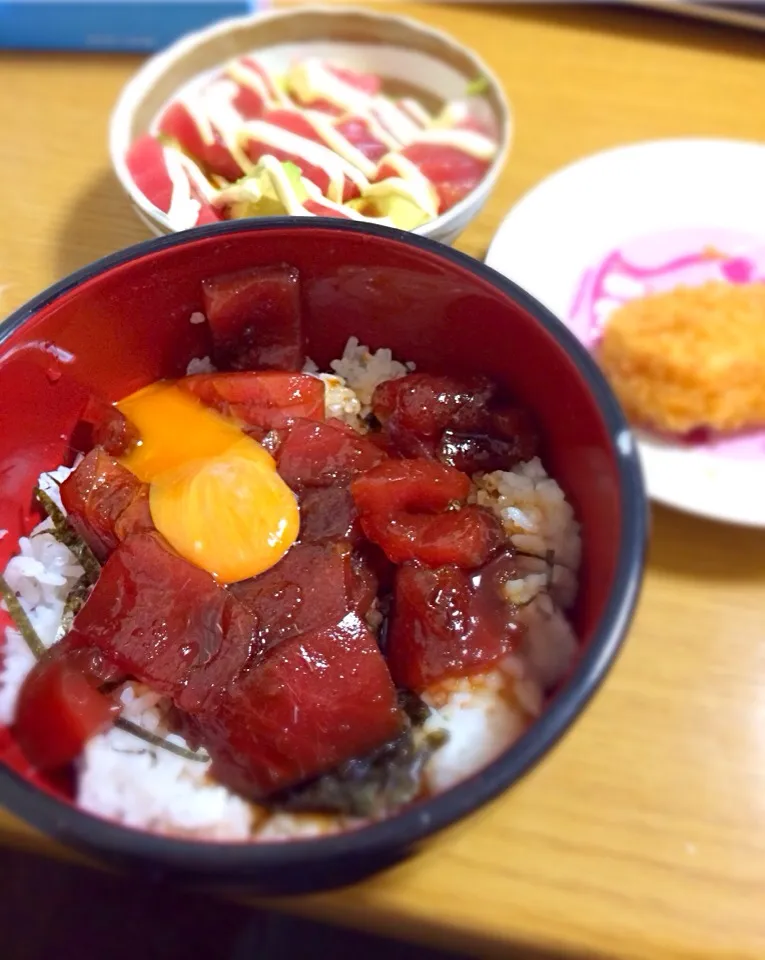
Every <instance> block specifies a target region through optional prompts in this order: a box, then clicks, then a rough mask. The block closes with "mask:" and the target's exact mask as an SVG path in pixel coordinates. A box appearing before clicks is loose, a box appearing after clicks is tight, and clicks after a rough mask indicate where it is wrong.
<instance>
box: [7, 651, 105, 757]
mask: <svg viewBox="0 0 765 960" xmlns="http://www.w3.org/2000/svg"><path fill="white" fill-rule="evenodd" d="M118 674H119V671H116V672H115V671H114V669H113V668H112V667H110V666H109V665H108V664H107V663H106V662H105V661H104V659H103V657H102V655H101V654H100V652H99V651H97V650H89V649H81V650H76V649H72V648H71V647H70V645H69V644H67V643H66V641H64V642H62V643H58V644H56V645H55V646H54V647H53V648H52V649H51V650H49V651H48V653H47V654H46V655H45V656H44V657H43V658H42V659H41V660H40V661H38V663H36V664H35V665H34V667H32V670H31V671H30V673H29V674H28V675H27V677H26V679H25V680H24V683H23V685H22V687H21V690H20V692H19V699H18V704H17V707H16V722H15V725H14V731H13V732H14V736H15V738H16V741H17V743H18V744H19V746H20V748H21V750H22V752H23V754H24V756H25V757H26V759H27V760H28V761H29V762H30V763H31V764H32V766H34V767H36V768H37V769H38V770H54V769H56V768H58V767H62V766H65V765H66V764H68V763H70V762H71V761H72V760H74V759H75V758H76V757H78V756H79V754H80V753H81V752H82V750H83V747H84V746H85V744H86V743H87V741H88V740H90V738H91V737H94V736H95V735H96V734H97V733H103V731H104V730H108V729H109V727H110V726H111V725H112V723H114V721H115V719H116V718H117V716H118V715H119V706H118V705H117V704H115V702H114V701H113V700H112V699H111V698H110V697H109V696H106V695H104V694H103V693H100V692H99V690H98V687H99V686H100V685H101V684H102V683H105V682H107V681H110V680H114V679H115V678H116V677H117V676H118Z"/></svg>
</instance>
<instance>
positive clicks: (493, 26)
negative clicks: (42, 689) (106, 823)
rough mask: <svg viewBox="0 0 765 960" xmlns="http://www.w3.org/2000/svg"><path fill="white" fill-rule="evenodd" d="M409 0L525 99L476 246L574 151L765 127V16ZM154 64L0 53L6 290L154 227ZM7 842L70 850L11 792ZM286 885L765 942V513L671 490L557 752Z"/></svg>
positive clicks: (559, 924) (534, 921)
mask: <svg viewBox="0 0 765 960" xmlns="http://www.w3.org/2000/svg"><path fill="white" fill-rule="evenodd" d="M390 9H398V8H397V7H393V6H391V7H390ZM402 9H403V10H404V11H405V12H407V13H411V14H413V15H415V16H418V17H420V18H422V19H423V20H426V21H428V22H430V23H433V24H437V25H439V26H442V27H444V28H445V29H447V30H449V31H451V32H452V33H454V34H455V35H456V36H458V37H459V38H460V39H461V40H462V41H463V42H465V43H467V44H470V45H471V46H474V47H475V48H477V49H478V50H479V51H480V52H481V53H482V54H483V55H484V56H485V58H486V59H487V60H488V62H489V63H490V64H491V66H492V67H493V68H494V69H495V70H496V71H497V73H498V74H499V75H500V76H501V77H502V79H503V81H504V82H505V85H506V87H507V90H508V92H509V94H510V97H511V98H512V100H513V101H514V104H515V109H516V113H517V126H518V132H517V142H516V146H515V150H514V153H513V156H512V158H511V161H510V163H509V165H508V167H507V170H506V172H505V174H504V176H503V177H502V180H501V182H500V184H499V186H498V187H497V189H496V191H495V193H494V196H493V197H492V199H491V201H490V203H489V205H488V207H487V208H486V209H485V210H484V212H483V213H482V214H481V216H480V217H479V218H478V219H477V220H476V222H475V223H474V224H473V225H472V226H471V227H470V229H469V230H468V231H467V232H466V233H465V234H464V236H463V237H462V238H461V239H460V241H459V244H458V245H459V246H460V247H462V248H463V249H464V250H467V251H468V252H470V253H472V254H476V255H481V254H482V253H483V252H484V251H485V250H486V247H487V245H488V243H489V240H490V238H491V236H492V234H493V232H494V230H495V229H496V227H497V225H498V223H499V220H500V218H501V217H502V215H503V214H504V212H505V211H506V210H507V208H508V207H509V206H510V205H511V204H512V203H513V202H514V201H515V200H516V199H517V198H518V197H519V196H520V195H521V194H522V193H523V192H524V191H525V190H527V189H528V188H529V187H531V185H532V184H533V183H535V182H536V181H538V180H539V179H540V178H541V177H543V176H545V175H546V174H548V173H550V172H551V171H553V170H554V169H555V168H557V167H559V166H560V165H562V164H564V163H567V162H569V161H571V160H573V159H574V158H576V157H579V156H582V155H584V154H587V153H590V152H592V151H595V150H600V149H603V148H604V147H609V146H611V145H614V144H618V143H622V142H625V141H630V140H641V139H644V138H652V137H665V136H675V135H715V136H727V137H739V138H748V139H760V140H765V109H763V99H764V98H765V37H763V36H755V35H751V36H749V35H746V34H743V33H737V32H734V31H732V30H731V31H727V30H725V29H720V28H714V27H708V26H705V25H697V24H693V23H691V22H685V21H681V20H677V21H676V20H672V19H670V18H666V19H665V18H662V17H660V16H658V15H653V14H643V13H641V12H639V11H634V10H614V9H608V8H587V9H571V8H565V9H561V8H551V7H547V6H546V5H542V6H539V7H536V8H533V9H531V8H528V9H524V8H518V7H511V8H501V7H496V6H495V7H486V8H484V7H479V6H473V7H465V8H463V7H456V6H447V7H439V6H424V7H419V8H414V7H411V8H410V7H406V8H402ZM137 64H138V60H137V59H136V58H130V57H108V58H107V57H100V56H93V55H90V56H32V55H29V54H20V55H18V56H9V55H7V54H4V55H3V56H2V59H0V90H2V91H3V94H2V97H1V98H0V119H2V148H0V183H2V188H1V189H2V197H3V213H4V217H3V229H2V231H0V285H2V287H3V292H2V295H0V309H2V310H3V311H6V310H10V309H11V308H13V307H15V306H16V305H18V304H20V303H21V302H22V301H24V300H25V299H26V298H28V297H29V296H31V295H32V294H34V293H36V292H37V291H38V290H39V289H41V288H42V287H44V286H45V285H46V284H48V283H50V282H51V281H53V280H55V279H56V278H57V277H60V276H61V275H63V274H65V273H68V272H69V271H70V270H73V269H74V268H75V267H78V266H80V265H81V264H84V263H86V262H87V261H89V260H92V259H94V258H96V257H98V256H100V255H102V254H104V253H107V252H109V251H111V250H114V249H115V248H117V247H120V246H123V245H125V244H128V243H132V242H134V241H137V240H140V239H142V238H144V237H145V236H146V232H145V229H144V227H143V226H142V225H141V224H140V223H139V222H138V221H137V220H136V219H135V218H134V217H133V215H132V214H131V211H130V209H129V207H128V203H127V201H126V199H125V198H124V197H123V196H122V194H121V193H120V190H119V188H118V187H117V184H116V182H115V180H114V178H113V177H112V174H111V172H110V170H109V165H108V161H107V153H106V145H105V139H106V122H107V117H108V114H109V110H110V107H111V105H112V103H113V102H114V100H115V98H116V96H117V94H118V91H119V90H120V87H121V86H122V84H123V83H124V82H125V81H126V79H127V78H128V77H129V76H130V74H131V72H132V71H133V70H134V69H135V68H136V66H137ZM763 175H764V176H765V171H764V172H763ZM0 842H5V843H8V844H14V845H25V846H28V847H30V848H31V849H34V850H37V851H40V852H45V853H51V854H54V853H57V854H61V853H62V852H63V851H61V850H60V849H56V848H53V846H52V844H51V843H50V842H49V841H48V840H47V839H45V838H44V837H42V836H40V835H38V834H37V833H35V832H34V831H32V830H31V829H29V828H28V827H25V826H24V825H23V824H21V823H20V822H19V821H17V820H15V819H13V818H11V817H10V816H9V815H2V817H1V818H0ZM288 906H289V907H290V908H292V907H293V906H294V908H295V909H298V910H303V911H307V912H310V913H313V914H315V915H320V916H323V917H325V918H331V919H336V920H338V921H340V922H347V923H352V924H359V925H363V926H366V927H370V928H376V929H379V930H382V931H386V932H393V931H396V932H398V933H400V934H401V935H402V936H408V937H412V938H421V939H423V940H429V941H432V942H439V943H442V944H444V945H450V946H454V947H463V948H464V949H466V950H468V951H469V952H470V953H472V954H475V955H479V956H494V955H496V956H502V957H507V956H509V955H510V954H511V953H513V952H514V951H513V950H512V947H516V948H517V949H518V951H519V955H521V956H523V957H524V958H528V957H542V956H548V957H549V956H550V955H564V956H567V957H572V956H573V957H593V956H601V957H608V958H651V960H657V958H662V960H663V958H668V957H689V958H690V957H693V958H699V957H711V956H716V957H725V958H733V957H742V958H743V957H747V958H749V957H751V958H760V960H761V958H762V957H764V956H765V532H760V531H755V530H746V529H736V528H733V527H725V526H717V525H715V524H713V523H708V522H704V521H702V520H697V519H695V518H692V517H688V516H683V515H682V514H679V513H673V512H671V511H669V510H665V509H661V508H657V509H656V510H655V511H654V533H653V544H652V548H651V556H650V563H649V567H648V573H647V577H646V584H645V590H644V594H643V598H642V602H641V605H640V610H639V613H638V616H637V619H636V620H635V624H634V628H633V629H632V631H631V633H630V637H629V641H628V643H627V645H626V648H625V650H624V653H623V655H622V657H621V659H620V660H619V662H618V664H617V666H616V668H615V669H614V671H613V673H612V674H611V676H610V677H609V680H608V682H607V684H606V686H605V688H604V689H603V691H602V692H601V693H600V694H599V695H598V697H597V698H596V699H595V702H594V703H593V704H592V706H591V707H590V708H589V709H588V710H587V712H586V714H585V716H584V717H583V718H582V719H581V722H580V723H578V724H577V725H576V728H575V729H574V730H573V731H572V732H571V733H570V735H569V736H568V737H566V739H565V741H564V742H563V743H562V744H561V745H560V746H559V747H558V748H557V749H556V750H555V751H554V752H553V754H552V755H550V756H549V757H548V758H547V759H546V760H545V762H543V763H542V764H540V766H539V767H538V768H537V769H536V770H535V771H534V772H533V773H532V774H531V775H530V776H528V777H527V778H526V779H525V780H524V781H523V782H522V783H521V784H519V785H518V786H517V787H516V788H515V789H513V790H512V791H511V792H509V793H508V794H507V795H506V796H505V797H504V798H502V799H501V800H500V801H498V802H497V803H495V804H494V806H493V807H492V808H491V809H489V810H485V811H483V812H481V813H480V814H478V815H476V816H475V817H474V818H473V819H472V820H471V821H469V822H467V823H464V824H462V825H460V826H459V827H458V828H456V829H454V830H452V831H450V832H449V833H447V834H445V835H444V836H442V837H441V838H440V839H439V840H438V841H437V842H436V843H435V844H434V845H433V846H432V847H430V848H429V849H428V850H427V851H426V852H425V853H424V854H423V855H421V856H419V857H417V858H416V859H414V860H413V861H411V862H409V863H407V864H405V865H404V866H402V867H400V868H397V869H395V870H393V871H391V872H389V873H387V874H385V875H383V876H380V877H377V878H376V879H373V880H371V881H369V882H368V883H365V884H364V885H362V886H359V887H357V888H355V889H352V890H347V891H344V892H340V893H335V894H331V895H322V896H318V897H314V898H309V899H307V900H302V901H300V902H299V903H295V904H289V905H288Z"/></svg>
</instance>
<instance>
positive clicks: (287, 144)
mask: <svg viewBox="0 0 765 960" xmlns="http://www.w3.org/2000/svg"><path fill="white" fill-rule="evenodd" d="M250 138H251V139H253V140H255V141H257V142H258V143H262V144H264V145H265V146H266V147H273V148H275V149H277V150H283V151H284V152H285V153H290V154H293V155H295V156H299V157H301V158H302V159H303V160H306V161H307V162H308V163H310V164H311V165H312V166H314V167H319V168H320V169H321V170H323V171H324V173H326V175H327V177H328V179H329V187H328V188H327V197H328V198H329V199H330V200H335V201H336V202H337V203H342V200H343V191H344V188H345V178H346V177H348V179H349V180H351V181H352V182H353V183H355V184H356V186H357V187H358V188H359V190H360V191H361V192H363V191H364V189H365V188H366V187H367V185H368V181H367V178H366V177H365V176H364V174H363V173H361V171H360V170H358V169H357V168H356V167H354V166H353V164H351V163H348V161H347V160H344V159H343V158H342V157H338V156H337V154H335V153H333V152H332V150H330V149H329V147H325V146H323V145H322V144H320V143H314V142H313V141H312V140H307V139H306V138H305V137H300V136H298V135H297V134H295V133H292V132H291V131H289V130H285V129H284V128H283V127H277V126H274V124H272V123H266V121H265V120H249V121H247V123H245V124H243V125H242V126H241V127H240V128H239V130H238V131H237V143H238V144H239V146H240V147H242V148H243V149H245V150H246V148H245V147H244V144H245V143H246V142H247V140H248V139H250Z"/></svg>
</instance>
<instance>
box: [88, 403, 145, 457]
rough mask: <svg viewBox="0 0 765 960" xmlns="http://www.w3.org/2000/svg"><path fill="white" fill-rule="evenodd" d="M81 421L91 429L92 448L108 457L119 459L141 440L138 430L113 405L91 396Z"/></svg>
mask: <svg viewBox="0 0 765 960" xmlns="http://www.w3.org/2000/svg"><path fill="white" fill-rule="evenodd" d="M82 420H83V422H84V423H87V424H89V425H90V427H91V429H92V436H91V440H92V443H93V446H98V447H102V448H103V449H104V450H105V451H106V453H108V454H109V456H110V457H121V456H123V454H126V453H127V452H128V451H129V450H131V449H132V448H133V447H134V446H135V445H136V443H138V441H139V440H140V439H141V435H140V433H139V432H138V429H137V428H136V427H135V426H134V425H133V424H132V423H130V421H129V420H128V419H127V417H126V416H125V414H124V413H122V412H121V411H120V410H118V409H117V408H116V407H115V406H114V405H113V404H111V403H107V402H106V401H105V400H99V399H98V397H94V396H91V397H89V398H88V402H87V403H86V404H85V409H84V410H83V412H82Z"/></svg>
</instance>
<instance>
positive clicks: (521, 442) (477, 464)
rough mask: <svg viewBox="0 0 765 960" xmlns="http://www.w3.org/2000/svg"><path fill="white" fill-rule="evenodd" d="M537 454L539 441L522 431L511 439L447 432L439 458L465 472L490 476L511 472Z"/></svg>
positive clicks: (442, 440) (439, 447) (441, 445)
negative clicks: (517, 465)
mask: <svg viewBox="0 0 765 960" xmlns="http://www.w3.org/2000/svg"><path fill="white" fill-rule="evenodd" d="M535 455H536V442H535V439H534V436H533V434H531V433H530V432H524V433H521V432H519V433H518V435H517V436H516V437H514V438H512V439H507V440H506V439H503V438H502V437H492V436H489V435H487V434H476V433H472V434H471V433H457V432H455V431H454V430H446V431H444V434H443V436H442V437H441V441H440V443H439V445H438V459H439V460H441V462H442V463H448V464H449V465H450V466H452V467H456V469H457V470H461V471H462V472H463V473H469V474H472V473H490V472H491V471H493V470H510V469H512V468H513V467H514V466H515V465H516V464H517V463H523V462H524V461H526V460H531V458H532V457H534V456H535Z"/></svg>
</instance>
